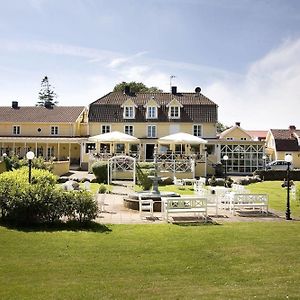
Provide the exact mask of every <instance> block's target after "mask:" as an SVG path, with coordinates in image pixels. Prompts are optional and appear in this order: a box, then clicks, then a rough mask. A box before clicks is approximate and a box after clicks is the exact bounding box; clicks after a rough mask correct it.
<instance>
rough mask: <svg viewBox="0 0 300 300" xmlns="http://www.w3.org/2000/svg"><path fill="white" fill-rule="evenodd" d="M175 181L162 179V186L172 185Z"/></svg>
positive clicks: (167, 178) (168, 178) (166, 178)
mask: <svg viewBox="0 0 300 300" xmlns="http://www.w3.org/2000/svg"><path fill="white" fill-rule="evenodd" d="M172 184H173V179H172V178H170V177H163V178H161V181H160V185H172Z"/></svg>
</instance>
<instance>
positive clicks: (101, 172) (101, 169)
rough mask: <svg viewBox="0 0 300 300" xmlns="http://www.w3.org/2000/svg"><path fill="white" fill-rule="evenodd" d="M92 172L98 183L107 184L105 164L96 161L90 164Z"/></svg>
mask: <svg viewBox="0 0 300 300" xmlns="http://www.w3.org/2000/svg"><path fill="white" fill-rule="evenodd" d="M92 171H93V173H94V175H95V177H96V181H97V182H98V183H107V180H108V179H107V162H104V161H96V162H94V163H93V164H92Z"/></svg>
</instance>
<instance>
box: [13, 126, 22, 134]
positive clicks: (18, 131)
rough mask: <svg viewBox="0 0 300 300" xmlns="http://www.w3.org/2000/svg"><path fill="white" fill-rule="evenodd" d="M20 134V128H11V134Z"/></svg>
mask: <svg viewBox="0 0 300 300" xmlns="http://www.w3.org/2000/svg"><path fill="white" fill-rule="evenodd" d="M20 133H21V127H20V126H18V125H16V126H14V127H13V134H20Z"/></svg>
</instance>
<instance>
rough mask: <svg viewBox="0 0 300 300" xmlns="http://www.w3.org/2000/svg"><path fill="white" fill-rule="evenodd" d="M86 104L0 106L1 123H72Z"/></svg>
mask: <svg viewBox="0 0 300 300" xmlns="http://www.w3.org/2000/svg"><path fill="white" fill-rule="evenodd" d="M84 109H85V107H84V106H53V108H45V107H44V106H24V107H22V106H20V107H18V108H12V107H9V106H0V123H1V122H7V123H19V122H20V123H23V122H25V123H71V122H75V121H76V120H77V119H78V117H79V116H80V115H81V113H82V112H83V110H84Z"/></svg>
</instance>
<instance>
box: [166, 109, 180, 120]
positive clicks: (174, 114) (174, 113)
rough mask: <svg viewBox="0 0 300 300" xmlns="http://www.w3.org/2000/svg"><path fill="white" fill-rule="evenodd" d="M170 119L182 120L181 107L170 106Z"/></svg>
mask: <svg viewBox="0 0 300 300" xmlns="http://www.w3.org/2000/svg"><path fill="white" fill-rule="evenodd" d="M169 116H170V119H178V118H180V107H179V106H170V115H169Z"/></svg>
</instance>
